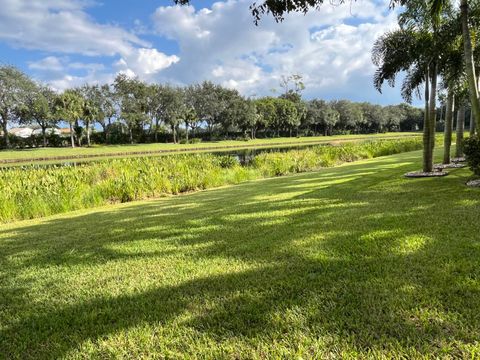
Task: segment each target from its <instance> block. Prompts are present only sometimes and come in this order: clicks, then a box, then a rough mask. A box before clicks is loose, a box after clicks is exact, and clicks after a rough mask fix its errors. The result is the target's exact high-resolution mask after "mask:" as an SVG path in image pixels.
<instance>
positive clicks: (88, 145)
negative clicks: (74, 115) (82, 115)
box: [85, 122, 90, 147]
mask: <svg viewBox="0 0 480 360" xmlns="http://www.w3.org/2000/svg"><path fill="white" fill-rule="evenodd" d="M85 127H86V128H87V147H90V123H89V122H87V123H86V124H85Z"/></svg>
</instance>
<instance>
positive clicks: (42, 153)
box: [0, 132, 421, 161]
mask: <svg viewBox="0 0 480 360" xmlns="http://www.w3.org/2000/svg"><path fill="white" fill-rule="evenodd" d="M411 135H418V136H420V135H421V134H419V133H408V132H405V133H386V134H370V135H365V134H363V135H338V136H317V137H301V138H273V139H256V140H250V141H236V140H228V141H210V142H202V143H198V144H173V143H168V144H163V143H158V144H136V145H108V146H93V147H90V148H87V147H82V148H74V149H72V148H39V149H24V150H0V161H1V160H6V159H37V158H49V157H53V158H54V157H56V156H75V157H81V156H87V155H96V154H100V155H106V156H108V155H109V154H110V155H111V154H115V153H129V152H143V151H145V152H155V151H167V150H175V151H182V150H184V151H189V150H191V149H201V148H211V147H215V148H217V147H218V148H219V149H222V148H225V147H231V146H234V147H239V146H246V147H252V146H268V145H272V144H283V145H296V144H301V143H304V142H316V143H324V142H331V141H337V140H348V139H351V140H353V139H356V138H362V139H363V138H386V137H399V136H411Z"/></svg>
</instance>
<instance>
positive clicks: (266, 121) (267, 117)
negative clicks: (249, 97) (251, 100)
mask: <svg viewBox="0 0 480 360" xmlns="http://www.w3.org/2000/svg"><path fill="white" fill-rule="evenodd" d="M255 108H256V111H257V115H258V116H257V117H256V122H255V127H254V128H253V136H252V138H255V137H256V133H257V131H258V129H267V128H269V127H271V126H272V125H273V124H274V123H275V122H276V117H277V110H276V107H275V98H272V97H265V98H262V99H258V100H255Z"/></svg>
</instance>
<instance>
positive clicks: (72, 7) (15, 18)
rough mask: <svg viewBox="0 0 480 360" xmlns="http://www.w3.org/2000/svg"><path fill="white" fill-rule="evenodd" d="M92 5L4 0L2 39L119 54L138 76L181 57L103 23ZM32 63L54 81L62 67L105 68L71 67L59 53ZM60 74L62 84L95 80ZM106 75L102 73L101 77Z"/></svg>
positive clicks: (91, 70) (0, 0)
mask: <svg viewBox="0 0 480 360" xmlns="http://www.w3.org/2000/svg"><path fill="white" fill-rule="evenodd" d="M92 4H93V3H92V2H91V1H85V0H83V1H82V0H0V6H1V7H2V11H1V12H0V40H3V41H5V42H7V43H9V44H11V45H13V46H15V47H21V48H26V49H33V50H41V51H42V52H50V53H63V54H71V55H84V56H89V57H116V58H117V60H115V61H116V62H118V58H120V61H121V62H122V63H123V64H124V65H123V68H122V70H124V71H126V70H129V71H132V72H134V73H135V75H138V76H139V77H142V76H145V75H151V74H154V73H156V72H158V71H161V70H163V69H165V68H166V67H168V66H170V65H171V64H173V63H175V62H176V61H178V57H177V56H174V55H173V56H167V55H166V54H163V53H161V52H160V51H158V50H157V49H154V48H151V47H150V44H149V43H148V42H146V41H144V40H142V39H140V38H139V37H138V36H137V35H135V34H134V33H132V32H129V31H127V30H125V29H123V28H121V27H119V26H116V25H111V24H101V23H98V22H97V21H95V20H94V19H93V18H91V17H90V16H89V15H88V14H87V12H86V8H87V7H88V6H90V5H92ZM112 62H114V61H112ZM29 67H30V69H32V70H35V71H37V72H39V73H41V74H42V76H43V77H48V76H47V75H49V76H50V80H51V82H57V83H58V81H59V80H58V78H59V76H60V74H59V72H62V71H67V70H72V69H77V70H79V69H83V70H86V71H87V73H88V74H95V75H98V74H99V73H100V72H101V71H102V70H104V66H103V65H101V64H84V63H81V62H74V63H72V64H69V65H68V66H66V64H65V58H59V57H56V56H48V57H46V58H44V59H42V60H41V61H38V62H34V63H30V64H29ZM110 70H111V69H110ZM88 74H87V75H88ZM61 75H62V79H63V80H62V81H61V83H59V86H61V87H63V86H74V85H76V84H78V83H79V82H81V81H90V80H95V78H94V77H92V78H90V77H89V76H83V77H79V76H75V75H71V74H69V73H67V74H61ZM106 75H107V74H101V76H100V78H102V79H104V78H106V77H107V76H106ZM110 77H111V76H110Z"/></svg>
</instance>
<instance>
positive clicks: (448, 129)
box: [443, 89, 455, 164]
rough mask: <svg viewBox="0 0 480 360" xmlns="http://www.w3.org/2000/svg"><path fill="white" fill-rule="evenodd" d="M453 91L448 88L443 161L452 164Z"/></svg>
mask: <svg viewBox="0 0 480 360" xmlns="http://www.w3.org/2000/svg"><path fill="white" fill-rule="evenodd" d="M454 106H455V103H454V97H453V91H452V90H450V89H449V90H448V95H447V110H446V112H445V132H444V134H445V136H444V140H443V146H444V148H443V149H444V152H443V163H444V164H450V148H451V146H452V132H453V109H454Z"/></svg>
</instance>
